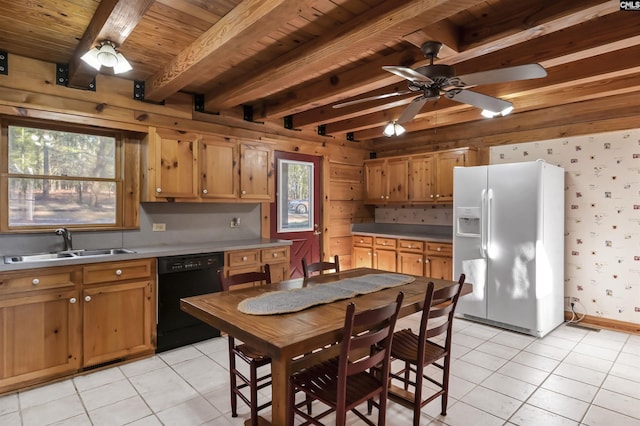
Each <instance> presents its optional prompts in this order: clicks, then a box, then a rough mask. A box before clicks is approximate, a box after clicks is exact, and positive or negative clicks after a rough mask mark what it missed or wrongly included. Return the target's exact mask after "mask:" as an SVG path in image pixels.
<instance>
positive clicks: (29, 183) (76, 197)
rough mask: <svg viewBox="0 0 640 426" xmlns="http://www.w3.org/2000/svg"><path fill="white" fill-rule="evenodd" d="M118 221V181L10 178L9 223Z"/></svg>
mask: <svg viewBox="0 0 640 426" xmlns="http://www.w3.org/2000/svg"><path fill="white" fill-rule="evenodd" d="M115 223H116V184H115V182H95V181H77V180H60V179H18V178H9V226H44V225H68V224H115Z"/></svg>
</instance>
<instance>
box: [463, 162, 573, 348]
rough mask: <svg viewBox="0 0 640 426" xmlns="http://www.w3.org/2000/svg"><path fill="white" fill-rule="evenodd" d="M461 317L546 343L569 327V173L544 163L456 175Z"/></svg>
mask: <svg viewBox="0 0 640 426" xmlns="http://www.w3.org/2000/svg"><path fill="white" fill-rule="evenodd" d="M453 214H454V226H453V273H454V277H458V276H460V274H461V273H464V274H465V275H466V281H467V282H469V283H472V284H473V293H472V294H468V295H466V296H463V297H461V298H460V299H459V301H458V307H457V308H456V313H457V315H458V316H462V317H465V318H468V319H471V320H474V321H479V322H483V323H486V324H491V325H495V326H498V327H502V328H507V329H510V330H515V331H519V332H522V333H527V334H531V335H534V336H538V337H542V336H544V335H545V334H547V333H549V332H550V331H551V330H553V329H554V328H555V327H557V326H558V325H559V324H561V323H562V322H563V321H564V169H562V168H560V167H556V166H553V165H551V164H547V163H545V162H544V161H542V160H538V161H532V162H526V163H510V164H496V165H490V166H477V167H456V168H454V171H453Z"/></svg>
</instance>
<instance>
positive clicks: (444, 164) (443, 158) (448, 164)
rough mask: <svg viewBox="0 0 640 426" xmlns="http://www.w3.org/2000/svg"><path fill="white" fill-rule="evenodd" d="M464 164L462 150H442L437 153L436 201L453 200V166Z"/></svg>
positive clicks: (449, 201)
mask: <svg viewBox="0 0 640 426" xmlns="http://www.w3.org/2000/svg"><path fill="white" fill-rule="evenodd" d="M464 165H465V153H464V151H452V152H443V153H439V154H438V155H437V157H436V176H437V177H436V201H439V202H447V203H452V202H453V168H454V167H456V166H464Z"/></svg>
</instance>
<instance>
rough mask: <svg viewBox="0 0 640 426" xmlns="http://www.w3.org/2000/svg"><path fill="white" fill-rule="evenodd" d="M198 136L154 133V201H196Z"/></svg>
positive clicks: (166, 132) (168, 132)
mask: <svg viewBox="0 0 640 426" xmlns="http://www.w3.org/2000/svg"><path fill="white" fill-rule="evenodd" d="M197 140H198V136H197V135H196V134H193V133H180V132H176V131H173V130H167V129H157V131H156V138H155V141H154V140H151V143H154V142H155V145H156V146H155V148H154V149H155V153H156V155H155V182H156V197H166V198H197V197H198V173H197V163H198V151H197Z"/></svg>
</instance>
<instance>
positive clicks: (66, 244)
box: [56, 228, 73, 251]
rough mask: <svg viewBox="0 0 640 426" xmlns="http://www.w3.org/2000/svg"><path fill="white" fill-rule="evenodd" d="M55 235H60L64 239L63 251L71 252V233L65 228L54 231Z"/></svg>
mask: <svg viewBox="0 0 640 426" xmlns="http://www.w3.org/2000/svg"><path fill="white" fill-rule="evenodd" d="M56 235H62V238H63V239H64V251H69V250H73V242H72V241H71V232H69V230H68V229H67V228H58V229H56Z"/></svg>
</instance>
